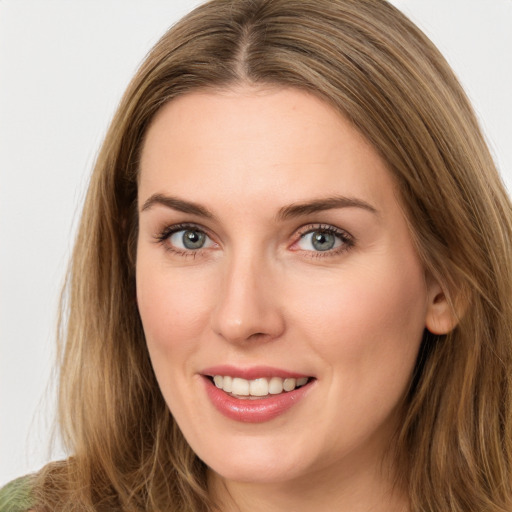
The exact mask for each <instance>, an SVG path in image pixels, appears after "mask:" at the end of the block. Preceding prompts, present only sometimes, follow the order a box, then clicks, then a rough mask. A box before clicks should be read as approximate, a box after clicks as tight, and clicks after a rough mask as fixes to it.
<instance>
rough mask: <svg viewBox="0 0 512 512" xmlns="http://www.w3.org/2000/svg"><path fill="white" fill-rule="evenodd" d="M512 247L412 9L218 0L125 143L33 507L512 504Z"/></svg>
mask: <svg viewBox="0 0 512 512" xmlns="http://www.w3.org/2000/svg"><path fill="white" fill-rule="evenodd" d="M510 238H511V212H510V203H509V200H508V198H507V196H506V194H505V192H504V189H503V186H502V184H501V182H500V179H499V177H498V175H497V173H496V170H495V168H494V165H493V162H492V159H491V157H490V155H489V152H488V150H487V148H486V146H485V142H484V141H483V138H482V136H481V134H480V131H479V128H478V125H477V122H476V120H475V117H474V114H473V112H472V110H471V108H470V106H469V104H468V101H467V99H466V97H465V95H464V93H463V92H462V90H461V88H460V86H459V84H458V83H457V80H456V79H455V77H454V76H453V74H452V72H451V71H450V69H449V67H448V65H447V64H446V62H445V61H444V60H443V58H442V57H441V56H440V55H439V53H438V51H437V50H436V49H435V48H434V47H433V46H432V44H431V43H430V42H429V41H428V40H427V39H426V38H425V36H424V35H423V34H421V33H420V32H419V31H418V29H417V28H415V27H414V26H413V25H412V24H411V23H410V22H409V21H408V20H407V19H406V18H405V17H404V16H403V15H401V14H400V13H399V12H398V11H397V10H396V9H394V8H393V7H392V6H390V5H389V4H388V3H386V2H375V1H372V0H358V1H354V0H323V1H318V0H316V1H315V2H310V1H309V0H300V1H299V0H251V1H249V0H246V1H244V0H239V1H228V0H214V1H213V2H210V3H208V4H206V5H204V6H202V7H200V8H198V9H197V10H196V11H194V12H192V13H191V14H190V15H188V16H187V17H186V18H184V19H183V20H182V21H181V22H180V23H178V24H177V25H176V26H175V27H173V28H172V29H171V30H170V31H169V32H168V33H167V34H166V35H165V36H164V37H163V38H162V40H161V41H160V42H159V43H158V44H157V45H156V46H155V48H154V49H153V51H152V52H151V54H150V55H149V56H148V58H147V59H146V61H145V63H144V64H143V65H142V67H141V69H140V70H139V72H138V73H137V76H136V77H135V78H134V80H133V82H132V84H131V85H130V87H129V89H128V91H127V92H126V94H125V96H124V99H123V101H122V104H121V106H120V108H119V110H118V113H117V115H116V117H115V118H114V121H113V123H112V126H111V128H110V131H109V133H108V135H107V138H106V141H105V143H104V146H103V149H102V151H101V153H100V155H99V157H98V162H97V164H96V168H95V171H94V173H93V176H92V180H91V184H90V187H89V192H88V196H87V200H86V204H85V208H84V213H83V216H82V221H81V227H80V230H79V234H78V238H77V242H76V246H75V250H74V254H73V265H72V269H71V273H70V276H69V283H68V286H69V292H68V302H67V304H66V317H67V318H68V320H67V333H66V337H65V340H64V341H65V343H64V344H63V351H62V370H61V387H60V417H61V425H62V432H63V436H64V439H65V441H66V442H67V444H68V447H69V449H70V451H71V453H73V454H74V456H73V457H72V458H70V459H69V460H67V461H63V462H60V463H54V464H51V465H49V466H48V467H46V468H45V469H44V470H43V471H41V472H40V473H39V474H38V475H37V476H36V477H34V478H33V479H32V480H28V481H25V482H24V484H23V485H25V486H26V487H27V486H28V487H30V489H31V490H30V498H31V500H32V502H31V503H32V504H33V509H34V510H95V511H97V510H130V511H131V510H223V511H231V510H241V511H244V510H253V511H254V510H285V509H286V510H288V509H290V510H306V509H307V510H310V509H311V508H313V509H315V510H351V511H354V510H404V511H408V510H410V511H427V510H428V511H431V510H435V511H437V510H439V511H445V510H450V511H474V510H486V511H487V510H488V511H498V510H500V511H503V510H510V508H511V503H512V490H511V475H510V466H511V463H512V460H511V446H510V439H511V421H512V420H511V418H510V403H511V396H510V395H511V388H510V369H511V364H512V362H511V348H510V339H511V332H510V329H511V326H510V320H511V318H512V312H511V307H512V306H511V303H510V297H511V296H512V294H511V291H512V290H511V282H512V280H511V275H510V274H511V268H512V267H511V262H510V250H509V244H510Z"/></svg>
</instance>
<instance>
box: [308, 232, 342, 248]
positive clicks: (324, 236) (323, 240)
mask: <svg viewBox="0 0 512 512" xmlns="http://www.w3.org/2000/svg"><path fill="white" fill-rule="evenodd" d="M335 242H336V239H335V237H334V235H333V234H332V233H328V232H326V231H315V232H314V233H313V240H312V243H313V247H314V248H315V249H316V250H317V251H328V250H329V249H332V248H333V247H334V244H335Z"/></svg>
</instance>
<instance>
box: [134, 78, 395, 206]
mask: <svg viewBox="0 0 512 512" xmlns="http://www.w3.org/2000/svg"><path fill="white" fill-rule="evenodd" d="M140 171H141V176H140V189H139V202H140V201H144V198H145V197H147V196H149V195H150V194H154V193H170V192H172V193H173V195H174V194H178V195H186V196H187V198H188V199H191V200H194V201H198V202H202V203H206V204H208V203H211V202H212V201H214V200H216V199H218V200H229V202H230V203H236V202H239V203H240V206H242V207H243V205H244V204H245V205H246V204H249V203H247V201H249V200H255V202H254V204H256V203H257V201H256V199H258V198H259V199H260V200H261V199H266V204H269V203H272V201H274V202H275V203H276V207H277V203H279V201H285V202H293V201H301V200H307V199H309V198H310V197H311V196H312V195H314V196H332V195H335V194H345V195H358V196H364V198H365V199H366V200H370V201H374V202H381V201H382V200H384V199H386V197H384V196H389V197H387V199H391V198H394V190H393V188H394V187H393V183H392V179H391V175H390V173H389V172H388V170H387V168H386V165H385V162H384V161H383V160H382V159H381V158H380V156H379V155H378V153H377V152H376V151H375V150H374V148H373V147H372V146H371V145H370V144H369V142H368V141H367V140H366V139H365V138H364V137H363V136H362V135H361V134H360V133H359V132H358V131H357V130H356V129H355V128H354V127H353V126H352V125H351V123H350V122H348V121H347V120H346V119H345V118H344V117H343V116H342V115H341V114H339V113H338V112H337V111H336V110H335V109H334V108H333V107H331V106H330V105H328V104H327V103H326V102H324V101H322V100H321V99H319V98H317V97H315V96H313V95H311V94H309V93H306V92H304V91H300V90H296V89H284V88H265V89H263V88H255V87H248V86H246V87H240V88H237V89H230V90H225V91H215V92H211V91H208V92H192V93H189V94H186V95H184V96H181V97H179V98H177V99H175V100H172V101H171V102H170V103H168V104H167V105H165V106H164V107H163V108H162V109H161V110H160V111H159V112H158V114H157V115H156V117H155V119H154V121H153V122H152V124H151V126H150V127H149V129H148V132H147V134H146V138H145V141H144V145H143V150H142V155H141V165H140ZM237 199H238V201H237Z"/></svg>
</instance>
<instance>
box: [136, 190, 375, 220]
mask: <svg viewBox="0 0 512 512" xmlns="http://www.w3.org/2000/svg"><path fill="white" fill-rule="evenodd" d="M157 204H159V205H162V206H166V207H167V208H171V209H173V210H176V211H179V212H183V213H190V214H193V215H197V216H199V217H205V218H207V219H214V218H215V216H214V215H213V213H212V212H210V210H208V209H207V208H205V207H204V206H201V205H200V204H197V203H194V202H192V201H185V200H183V199H179V198H177V197H173V196H167V195H165V194H153V195H152V196H151V197H149V198H148V199H147V200H146V201H145V203H144V205H143V206H142V208H141V212H143V211H146V210H149V209H150V208H152V207H153V206H154V205H157ZM336 208H361V209H363V210H367V211H369V212H371V213H374V214H378V211H377V210H376V208H374V207H373V206H372V205H371V204H369V203H367V202H366V201H363V200H361V199H358V198H355V197H345V196H333V197H327V198H323V199H314V200H312V201H306V202H304V203H293V204H290V205H288V206H283V207H282V208H281V209H280V210H279V212H278V213H277V216H276V218H277V220H281V221H282V220H288V219H292V218H295V217H302V216H305V215H310V214H312V213H318V212H321V211H325V210H333V209H336Z"/></svg>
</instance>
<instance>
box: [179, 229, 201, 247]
mask: <svg viewBox="0 0 512 512" xmlns="http://www.w3.org/2000/svg"><path fill="white" fill-rule="evenodd" d="M204 238H205V236H204V233H201V232H199V231H185V233H183V245H184V246H185V247H186V248H187V249H200V248H201V247H202V246H203V244H204Z"/></svg>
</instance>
